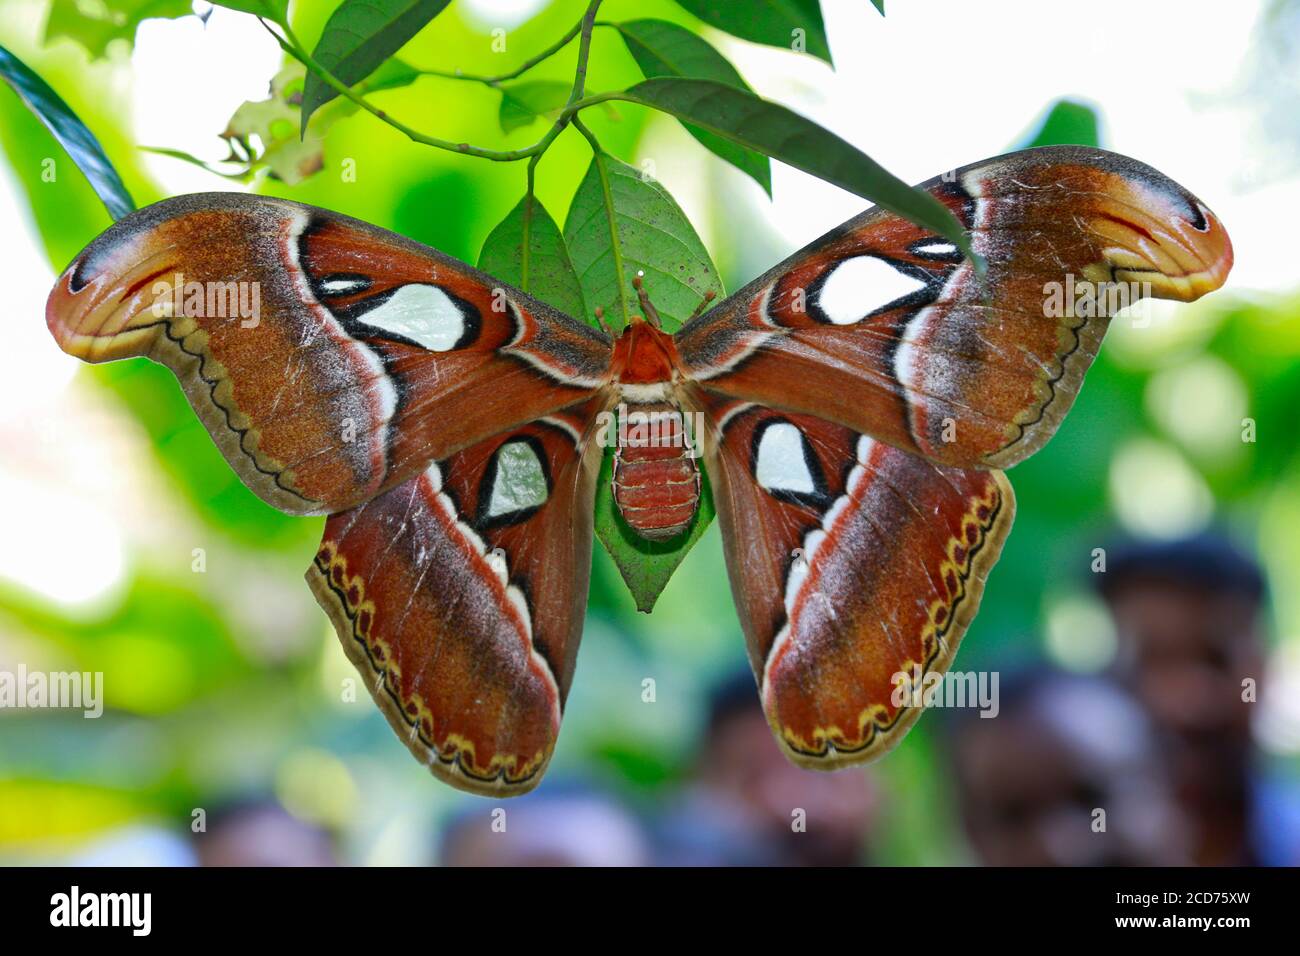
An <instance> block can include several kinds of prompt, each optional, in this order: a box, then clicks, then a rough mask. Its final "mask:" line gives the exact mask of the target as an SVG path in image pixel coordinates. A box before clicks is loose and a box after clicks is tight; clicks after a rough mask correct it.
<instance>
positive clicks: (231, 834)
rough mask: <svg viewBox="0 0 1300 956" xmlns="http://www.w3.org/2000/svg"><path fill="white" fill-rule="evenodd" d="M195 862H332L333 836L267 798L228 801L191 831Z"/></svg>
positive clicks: (275, 863)
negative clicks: (197, 830) (202, 826)
mask: <svg viewBox="0 0 1300 956" xmlns="http://www.w3.org/2000/svg"><path fill="white" fill-rule="evenodd" d="M194 849H195V852H196V854H197V856H198V863H199V865H200V866H337V865H338V859H337V857H336V856H335V852H334V841H333V838H332V836H331V835H330V834H329V833H327V832H326V831H325V830H322V829H321V828H319V827H317V826H314V825H312V824H310V823H307V822H305V821H303V820H300V819H299V818H298V817H295V816H294V815H293V814H291V813H290V812H289V811H288V810H286V809H285V808H284V807H282V806H281V805H280V804H279V802H278V801H276V800H273V799H270V798H252V799H248V800H242V801H239V802H236V803H231V804H228V805H226V806H223V807H219V808H217V809H215V810H213V811H212V812H211V813H210V814H209V815H208V820H207V828H206V830H205V831H203V832H200V833H196V834H194Z"/></svg>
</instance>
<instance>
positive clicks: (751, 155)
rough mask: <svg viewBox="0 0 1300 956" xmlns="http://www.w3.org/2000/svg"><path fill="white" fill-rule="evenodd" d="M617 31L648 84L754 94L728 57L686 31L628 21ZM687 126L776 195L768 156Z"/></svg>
mask: <svg viewBox="0 0 1300 956" xmlns="http://www.w3.org/2000/svg"><path fill="white" fill-rule="evenodd" d="M614 27H615V28H616V29H617V30H618V32H619V34H620V35H621V36H622V37H623V42H624V43H625V44H627V49H628V52H629V53H631V54H632V58H633V59H635V60H636V62H637V66H639V67H640V68H641V72H642V73H644V74H645V76H646V78H647V79H649V78H652V77H657V76H686V77H692V78H694V79H697V80H714V81H715V82H718V83H725V84H727V85H728V86H734V87H736V88H738V89H742V90H749V86H748V84H746V83H745V81H744V79H742V78H741V76H740V74H739V73H738V72H737V71H736V68H735V67H734V66H732V65H731V64H730V63H729V62H728V61H727V59H726V57H724V56H723V55H722V54H721V53H719V52H718V51H717V50H715V49H714V48H713V47H712V46H711V45H710V44H709V43H708V41H706V40H704V39H702V38H701V37H699V36H697V35H695V34H694V33H692V32H691V31H690V30H688V29H686V28H685V27H682V26H678V25H677V24H676V23H669V22H667V21H666V20H627V21H624V22H622V23H615V24H614ZM750 92H753V91H752V90H750ZM682 125H683V126H685V127H686V129H687V131H688V132H689V133H690V134H691V135H692V136H694V137H695V138H696V139H697V140H699V141H700V143H701V144H702V145H703V146H704V147H705V148H706V149H708V150H709V151H710V152H712V153H713V154H714V155H715V156H719V157H721V158H722V159H725V160H726V161H727V162H729V163H731V165H733V166H735V167H736V168H737V169H739V170H740V171H741V172H743V173H745V174H746V175H748V176H751V177H752V178H753V179H754V180H755V181H756V182H757V183H758V184H759V185H760V186H762V187H763V191H764V192H766V193H767V194H768V195H769V196H770V195H772V163H771V161H770V160H769V159H768V158H767V157H766V156H764V155H763V154H762V153H758V152H755V151H754V150H752V149H745V147H743V146H737V145H736V144H735V143H733V142H731V141H730V140H727V139H723V138H722V137H721V136H718V135H717V134H716V133H710V132H709V131H707V130H703V129H700V128H699V127H698V126H694V125H692V124H691V123H683V124H682Z"/></svg>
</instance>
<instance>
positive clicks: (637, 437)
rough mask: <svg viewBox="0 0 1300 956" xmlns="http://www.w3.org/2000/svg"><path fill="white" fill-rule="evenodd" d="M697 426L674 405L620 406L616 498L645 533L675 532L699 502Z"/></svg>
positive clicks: (660, 536)
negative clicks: (693, 425)
mask: <svg viewBox="0 0 1300 956" xmlns="http://www.w3.org/2000/svg"><path fill="white" fill-rule="evenodd" d="M696 432H697V429H696V428H695V427H692V425H691V423H690V422H689V421H688V419H687V416H686V415H685V414H683V412H682V411H681V409H679V408H678V407H677V406H676V405H672V404H669V403H667V402H643V403H637V404H632V405H620V406H619V415H618V444H617V446H616V447H615V449H614V502H615V503H616V504H617V505H618V510H619V513H620V514H622V515H623V520H624V521H626V522H627V523H628V525H629V526H630V527H631V528H632V530H634V531H635V532H636V533H637V534H639V535H641V536H642V537H643V538H648V539H650V540H651V541H664V540H667V539H668V538H675V537H676V536H677V535H679V534H681V533H682V532H683V531H685V530H686V529H687V528H688V527H689V526H690V523H691V519H692V518H694V517H695V510H696V508H698V507H699V504H700V469H699V465H698V464H697V457H698V456H697V453H696V449H697V448H698V445H697V444H696V442H697V441H698V436H697V434H696Z"/></svg>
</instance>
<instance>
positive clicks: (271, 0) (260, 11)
mask: <svg viewBox="0 0 1300 956" xmlns="http://www.w3.org/2000/svg"><path fill="white" fill-rule="evenodd" d="M212 5H213V6H216V7H225V8H227V9H228V10H238V11H239V12H240V13H251V14H253V15H254V16H257V17H266V18H267V19H268V20H270V21H272V22H273V23H284V21H285V18H286V17H287V16H288V13H289V0H212Z"/></svg>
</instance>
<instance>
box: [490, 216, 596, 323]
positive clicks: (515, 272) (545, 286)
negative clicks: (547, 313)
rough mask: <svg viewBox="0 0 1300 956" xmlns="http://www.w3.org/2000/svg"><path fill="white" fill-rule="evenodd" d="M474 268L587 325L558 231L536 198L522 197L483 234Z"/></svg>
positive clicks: (574, 277)
mask: <svg viewBox="0 0 1300 956" xmlns="http://www.w3.org/2000/svg"><path fill="white" fill-rule="evenodd" d="M478 267H479V268H480V269H482V270H483V271H484V272H486V273H488V274H490V275H492V276H495V277H496V278H498V279H500V280H501V281H502V282H509V283H510V284H511V285H515V286H518V287H519V288H520V289H523V290H524V291H525V292H527V293H528V294H529V295H531V296H534V297H535V298H538V299H541V300H542V301H543V302H545V303H546V304H547V305H549V306H553V307H554V308H557V309H559V310H560V311H561V312H563V313H565V314H566V315H570V316H573V318H575V319H585V320H588V321H590V318H591V317H590V316H588V315H587V307H586V305H585V304H584V303H583V300H582V286H581V284H580V283H579V282H578V275H577V273H575V272H574V271H573V262H572V261H571V260H570V259H569V250H568V249H566V248H565V246H564V237H563V236H562V235H560V227H559V226H557V225H556V224H555V220H554V219H552V218H551V216H550V213H548V212H547V211H546V207H545V206H543V205H542V204H541V202H540V201H539V200H538V199H537V197H536V196H533V195H526V196H524V198H523V199H521V200H519V203H518V204H517V205H516V206H515V208H514V209H512V210H510V212H509V213H507V214H506V217H505V218H504V219H502V220H501V222H499V223H498V224H497V227H496V228H495V229H493V230H492V232H491V233H489V234H488V237H487V239H485V240H484V242H483V250H482V251H481V252H480V253H479V257H478Z"/></svg>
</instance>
